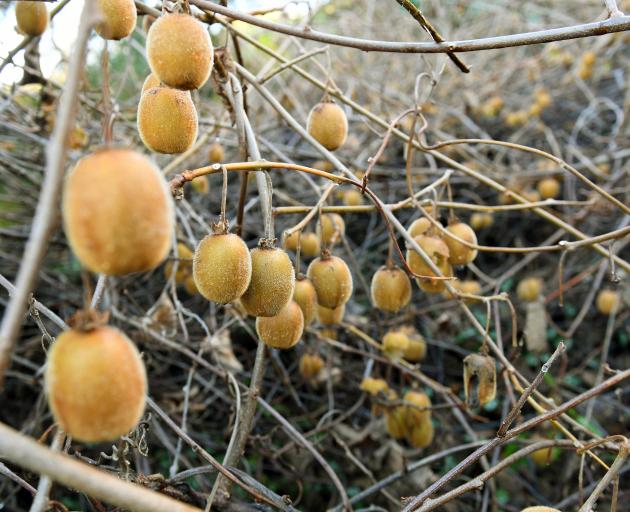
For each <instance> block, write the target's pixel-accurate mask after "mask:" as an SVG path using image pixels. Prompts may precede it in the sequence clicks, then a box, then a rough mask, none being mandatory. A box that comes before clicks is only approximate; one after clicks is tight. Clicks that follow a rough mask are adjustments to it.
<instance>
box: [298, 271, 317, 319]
mask: <svg viewBox="0 0 630 512" xmlns="http://www.w3.org/2000/svg"><path fill="white" fill-rule="evenodd" d="M293 300H294V301H295V302H297V304H298V306H300V309H301V310H302V314H303V315H304V325H305V326H307V325H309V324H310V323H311V322H312V321H313V319H314V318H315V311H316V309H317V292H316V291H315V287H314V286H313V283H311V280H310V279H309V278H308V277H306V276H304V275H302V274H300V275H299V276H298V277H297V279H296V280H295V289H294V290H293Z"/></svg>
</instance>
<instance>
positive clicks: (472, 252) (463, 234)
mask: <svg viewBox="0 0 630 512" xmlns="http://www.w3.org/2000/svg"><path fill="white" fill-rule="evenodd" d="M446 230H447V231H448V232H449V233H453V235H455V236H456V237H458V238H461V239H462V240H465V241H466V242H468V243H469V244H472V245H477V235H476V234H475V232H474V231H473V229H472V228H471V227H470V226H469V225H468V224H464V223H463V222H457V223H456V224H451V225H450V226H448V227H447V228H446ZM444 242H446V245H447V246H448V251H449V257H448V260H449V261H450V262H451V263H452V264H453V265H467V264H468V263H471V262H472V261H474V259H475V258H476V257H477V249H472V248H470V247H467V246H466V245H464V244H463V243H461V242H458V241H457V240H455V239H453V238H451V237H449V236H448V235H444Z"/></svg>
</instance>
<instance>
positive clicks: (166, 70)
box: [147, 13, 214, 91]
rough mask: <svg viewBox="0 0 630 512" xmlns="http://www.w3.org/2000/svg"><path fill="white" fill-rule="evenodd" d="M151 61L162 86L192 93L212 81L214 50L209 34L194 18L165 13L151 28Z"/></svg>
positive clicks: (148, 42) (148, 40) (149, 51)
mask: <svg viewBox="0 0 630 512" xmlns="http://www.w3.org/2000/svg"><path fill="white" fill-rule="evenodd" d="M147 58H148V60H149V66H151V71H153V73H155V75H156V76H157V77H158V78H159V79H160V80H161V81H162V83H164V84H165V85H167V86H168V87H174V88H176V89H182V90H185V91H189V90H192V89H199V88H200V87H201V86H202V85H203V84H204V83H206V80H208V77H209V76H210V72H211V71H212V64H213V60H214V50H213V48H212V42H211V41H210V36H209V34H208V31H207V30H206V28H205V27H204V26H203V25H202V24H201V23H200V22H199V21H198V20H196V19H195V18H194V17H192V16H189V15H188V14H181V13H174V14H164V15H162V16H160V17H159V18H158V19H157V20H156V21H155V22H154V23H153V24H152V25H151V28H150V29H149V34H148V35H147Z"/></svg>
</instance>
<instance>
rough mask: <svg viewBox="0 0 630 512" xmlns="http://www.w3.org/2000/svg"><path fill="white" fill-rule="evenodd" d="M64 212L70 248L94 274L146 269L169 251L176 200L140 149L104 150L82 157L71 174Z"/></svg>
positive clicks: (121, 273) (118, 273) (144, 270)
mask: <svg viewBox="0 0 630 512" xmlns="http://www.w3.org/2000/svg"><path fill="white" fill-rule="evenodd" d="M62 211H63V221H64V230H65V233H66V236H67V237H68V241H69V242H70V247H71V248H72V250H73V252H74V254H75V255H76V257H77V258H78V260H79V261H80V262H81V264H82V265H83V266H84V267H86V268H87V269H88V270H90V271H92V272H96V273H102V274H106V275H113V276H118V275H124V274H129V273H131V272H146V271H147V270H151V269H153V268H155V267H157V266H158V265H159V264H160V263H162V261H164V259H165V258H166V256H167V254H168V250H169V247H170V245H171V236H172V233H173V224H174V212H173V200H172V198H171V195H170V192H169V190H168V187H167V185H166V182H165V181H164V178H163V177H162V174H161V173H160V171H159V170H158V168H157V167H156V166H155V165H154V164H153V163H152V162H151V161H150V160H149V159H148V158H146V157H145V156H144V155H141V154H140V153H136V152H135V151H132V150H129V149H105V150H101V151H97V152H95V153H92V154H91V155H88V156H86V157H84V158H82V159H81V160H79V161H78V162H77V164H76V166H75V167H74V169H73V170H72V171H71V172H70V174H69V175H68V177H67V178H66V181H65V184H64V189H63V204H62Z"/></svg>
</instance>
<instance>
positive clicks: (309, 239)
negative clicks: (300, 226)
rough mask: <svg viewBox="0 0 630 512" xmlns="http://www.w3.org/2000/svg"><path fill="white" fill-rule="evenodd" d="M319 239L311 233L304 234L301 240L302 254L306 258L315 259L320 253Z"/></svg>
mask: <svg viewBox="0 0 630 512" xmlns="http://www.w3.org/2000/svg"><path fill="white" fill-rule="evenodd" d="M320 250H321V247H320V245H319V237H318V236H317V235H316V234H315V233H313V232H312V231H311V232H308V233H303V234H302V238H301V240H300V254H301V255H302V256H303V257H304V258H308V259H310V258H315V257H316V256H317V255H318V254H319V253H320Z"/></svg>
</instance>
